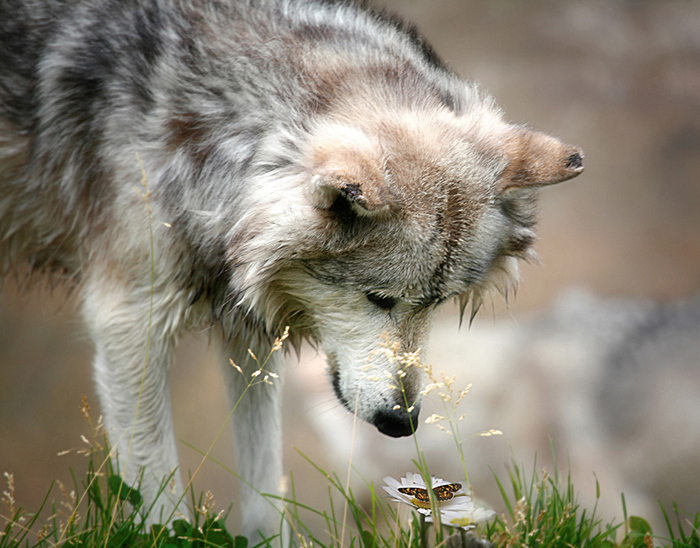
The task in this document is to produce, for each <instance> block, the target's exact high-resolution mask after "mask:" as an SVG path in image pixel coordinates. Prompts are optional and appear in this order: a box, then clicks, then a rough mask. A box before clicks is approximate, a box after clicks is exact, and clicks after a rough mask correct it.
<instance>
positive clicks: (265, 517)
mask: <svg viewBox="0 0 700 548" xmlns="http://www.w3.org/2000/svg"><path fill="white" fill-rule="evenodd" d="M271 347H272V342H271V341H269V342H267V341H265V342H259V343H250V342H246V341H235V342H232V343H231V344H229V345H228V346H227V347H226V350H225V352H224V356H225V357H226V358H227V359H226V360H225V363H223V375H224V379H225V382H226V387H227V390H228V397H229V402H230V405H231V406H232V408H233V407H235V411H234V413H233V415H232V419H231V420H232V422H233V433H234V441H235V446H236V460H237V463H238V473H239V474H240V478H241V503H240V506H241V517H242V527H243V531H242V532H243V534H244V535H245V536H246V537H248V538H249V539H250V541H251V542H252V543H253V544H255V543H257V542H258V541H259V540H261V539H262V538H270V537H273V536H278V535H281V536H279V538H278V540H275V541H274V542H275V545H276V546H279V545H280V543H281V544H282V545H284V546H286V545H287V539H288V536H289V535H288V527H287V525H286V522H284V524H283V515H284V511H283V508H284V506H283V504H282V503H281V502H280V501H279V500H278V499H275V498H273V497H266V496H263V495H273V496H278V495H280V493H281V491H282V489H281V487H280V482H281V481H282V425H281V415H280V413H281V403H282V402H281V400H282V373H281V371H282V365H283V361H284V360H283V356H282V353H281V352H279V351H277V352H273V353H270V351H271ZM249 348H250V350H251V351H252V352H253V353H254V354H255V355H256V356H257V357H258V361H256V360H255V359H254V358H253V357H252V356H251V355H250V353H249V352H248V349H249ZM228 358H231V359H232V360H233V361H234V363H235V364H237V365H238V366H239V367H240V371H239V370H238V369H237V368H236V367H235V366H232V365H231V363H230V362H229V360H228ZM258 371H259V373H257V372H258ZM282 524H283V525H282ZM280 525H282V526H281V527H280Z"/></svg>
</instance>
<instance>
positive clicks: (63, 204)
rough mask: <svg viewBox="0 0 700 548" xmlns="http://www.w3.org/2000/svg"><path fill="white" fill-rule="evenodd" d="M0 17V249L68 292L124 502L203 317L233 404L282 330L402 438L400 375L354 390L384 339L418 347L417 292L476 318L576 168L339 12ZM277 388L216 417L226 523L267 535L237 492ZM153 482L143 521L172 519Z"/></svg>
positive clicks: (69, 3)
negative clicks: (551, 196)
mask: <svg viewBox="0 0 700 548" xmlns="http://www.w3.org/2000/svg"><path fill="white" fill-rule="evenodd" d="M0 8H1V9H2V15H1V17H0V266H1V267H2V272H3V273H8V272H11V271H14V272H16V273H19V274H20V275H24V274H27V275H28V276H31V272H48V273H52V274H54V275H56V276H60V277H63V278H65V279H66V280H67V282H68V283H69V284H72V286H73V287H74V288H75V290H76V291H77V292H79V295H80V297H81V303H82V312H83V316H84V318H85V320H86V323H87V326H88V329H89V332H90V335H91V337H92V339H93V341H94V344H95V349H96V358H95V376H96V382H97V388H98V392H99V394H100V398H101V404H102V408H103V411H104V414H105V420H106V425H107V427H108V430H109V435H110V438H111V440H112V443H113V444H114V445H116V446H117V447H118V448H119V457H118V460H119V464H120V467H121V470H122V472H123V473H124V474H125V476H126V478H127V480H128V481H132V482H133V481H136V479H137V478H138V476H139V473H140V472H141V471H143V477H142V480H141V481H142V483H141V489H142V492H143V493H144V495H145V497H146V500H147V501H148V502H149V503H153V501H154V499H155V495H156V493H157V491H158V487H159V485H160V484H161V483H162V482H163V481H164V478H167V477H168V476H169V475H170V474H172V473H173V472H174V471H175V470H176V468H177V466H178V460H177V451H176V446H175V439H174V435H173V430H172V424H171V416H170V402H169V394H168V368H169V364H170V360H171V355H172V353H173V350H174V348H175V346H176V343H177V340H178V335H179V334H180V333H181V331H182V330H183V329H197V330H206V329H210V330H213V331H214V330H215V331H217V332H221V334H222V336H221V337H218V338H219V339H220V340H221V341H222V346H223V353H224V356H225V358H224V359H222V363H223V364H224V367H223V375H224V381H225V383H226V386H227V389H228V392H229V396H230V401H231V403H232V404H233V403H235V402H237V401H238V399H239V396H240V395H241V394H242V392H243V390H244V389H245V388H246V386H247V385H248V382H249V379H250V377H249V374H250V373H251V372H253V371H255V370H256V369H257V368H258V365H257V364H256V363H253V361H252V360H251V359H250V357H249V354H248V352H247V350H248V349H249V348H250V349H252V351H253V352H254V353H255V354H257V355H258V356H262V355H266V354H267V352H268V351H269V348H270V346H271V344H272V342H273V340H274V339H275V336H276V335H279V334H280V333H281V332H282V331H283V329H284V327H285V326H290V327H291V331H290V340H291V342H292V343H293V345H296V346H298V345H299V344H300V342H301V340H302V339H304V338H306V339H309V340H311V341H312V342H315V343H317V344H319V345H320V346H321V347H322V349H323V350H324V351H325V354H326V356H327V360H328V370H329V377H330V379H331V382H332V384H333V387H334V389H335V392H336V394H337V396H338V399H339V400H340V401H341V402H342V404H343V405H344V406H345V407H346V408H347V409H348V410H350V411H351V412H354V413H357V415H358V416H359V417H360V418H362V419H364V420H366V421H369V422H371V423H373V424H374V425H376V426H377V428H378V429H379V430H380V431H382V432H383V433H385V434H388V435H390V436H404V435H409V434H411V433H412V432H413V431H414V429H415V427H416V425H417V422H416V420H417V415H418V412H419V409H420V401H419V400H420V392H421V390H422V388H423V385H424V380H423V375H422V372H421V371H420V370H419V369H418V368H413V370H410V371H408V372H407V376H406V377H405V378H404V379H403V381H402V391H401V390H397V389H396V388H394V387H392V386H391V383H390V382H384V381H380V382H378V381H377V380H376V379H378V378H379V379H385V378H387V375H388V376H390V377H391V376H395V375H396V370H397V366H396V364H395V363H393V362H392V360H391V359H390V358H389V357H388V356H387V355H386V353H382V352H377V350H378V349H381V345H382V340H383V337H388V338H389V339H390V340H392V341H397V342H398V343H399V348H400V352H406V353H409V352H417V351H419V350H420V349H421V347H422V346H423V344H424V342H425V338H426V334H427V332H428V330H429V327H430V323H431V319H432V317H433V315H434V313H435V310H436V308H437V307H438V305H440V304H441V303H443V302H445V301H447V300H449V299H452V298H457V299H459V300H460V302H461V305H462V309H463V310H464V307H465V306H466V305H467V303H468V302H469V301H470V300H471V302H472V308H473V310H477V309H478V307H479V304H480V302H481V295H482V294H483V292H485V291H487V290H490V289H496V290H501V291H506V290H507V289H508V288H509V287H510V286H512V285H513V284H515V283H516V281H517V259H518V258H525V259H527V258H529V257H532V256H534V252H533V251H532V243H533V241H534V234H533V231H532V229H533V225H534V222H535V218H534V192H533V191H534V189H536V188H537V187H540V186H543V185H548V184H553V183H557V182H560V181H564V180H566V179H570V178H571V177H574V176H576V175H578V174H579V173H580V172H581V171H582V170H583V156H582V153H581V151H580V150H578V149H576V148H574V147H571V146H568V145H565V144H563V143H561V142H560V141H558V140H557V139H555V138H552V137H549V136H547V135H544V134H541V133H538V132H536V131H533V130H530V129H528V128H525V127H522V126H516V125H511V124H509V123H508V122H506V121H505V120H504V119H503V117H502V114H501V112H500V111H499V110H498V108H496V107H495V105H494V103H493V101H492V100H491V99H490V98H489V97H488V96H486V95H485V94H484V93H482V92H481V91H479V90H478V89H477V88H476V87H475V86H474V85H472V84H469V83H467V82H465V81H464V80H462V79H460V78H459V77H457V76H456V75H455V74H453V73H452V72H451V71H450V70H449V69H448V68H446V67H445V65H444V64H443V63H442V61H441V60H440V59H439V58H438V56H437V55H436V54H435V53H434V52H433V50H432V49H431V48H430V46H429V45H428V44H426V43H425V41H424V40H423V39H422V38H421V36H420V35H419V34H418V33H417V32H416V31H415V30H414V29H413V28H412V27H410V26H406V25H405V24H404V23H402V22H401V21H399V20H397V19H395V18H393V17H390V16H387V15H385V14H381V13H377V12H375V11H372V10H370V9H366V8H361V7H357V6H353V5H351V4H349V3H345V2H339V3H334V2H329V1H322V0H248V1H245V0H241V1H233V0H232V1H229V2H219V1H216V0H81V1H73V0H2V1H1V2H0ZM143 178H145V179H146V180H147V190H146V189H143V190H142V191H141V192H140V193H139V192H137V191H135V189H134V187H138V186H140V182H141V181H142V179H143ZM144 199H146V202H147V203H144ZM147 346H148V347H147ZM229 357H230V358H232V359H233V360H234V361H235V362H236V363H237V364H240V365H241V366H243V367H244V371H245V373H246V375H245V376H242V375H240V374H239V373H238V372H237V371H236V370H235V369H234V368H232V367H230V366H229V365H227V364H228V358H229ZM281 361H282V360H281V358H279V357H278V356H277V355H273V357H272V358H271V360H270V362H269V363H268V365H267V369H268V370H269V371H270V372H273V373H278V372H279V369H280V366H281ZM142 381H143V385H142ZM279 384H280V383H276V384H274V385H273V386H269V385H266V384H261V385H258V386H255V387H253V388H252V389H251V390H250V391H249V392H248V393H247V394H246V396H245V398H244V399H243V400H242V401H241V402H240V404H239V406H238V409H237V411H236V415H235V417H234V426H235V428H234V430H235V442H236V451H237V460H238V466H239V472H240V474H241V476H242V478H243V479H244V480H245V482H246V485H245V486H244V487H243V496H244V498H245V502H244V503H243V504H242V505H241V507H242V508H243V513H244V516H243V518H244V521H243V523H244V533H245V534H248V535H251V534H256V533H257V532H260V533H261V534H263V535H270V534H272V533H274V532H276V531H279V526H278V524H279V519H280V518H279V514H278V513H277V512H279V509H278V508H276V507H275V506H274V505H272V504H270V503H269V502H268V501H267V500H265V499H264V498H263V497H260V496H259V495H257V494H256V493H271V494H276V493H278V492H279V488H278V481H279V479H280V476H281V470H282V469H281V454H282V449H281V435H280V414H279V413H280V411H279V403H280V395H279V393H280V386H279ZM402 392H403V393H402ZM404 397H405V398H407V400H405V399H404ZM405 401H408V402H410V404H411V405H410V407H409V408H408V409H407V406H406V405H405V403H404V402H405ZM139 402H140V403H139ZM137 410H138V413H137ZM174 478H175V479H174V481H173V482H172V483H173V485H172V487H171V488H169V489H166V492H165V493H163V494H162V495H161V496H160V497H159V498H158V500H157V502H156V504H155V505H154V506H153V508H152V510H151V515H150V516H148V517H147V519H148V520H149V521H150V522H158V521H163V520H166V519H168V518H169V517H170V516H171V515H172V514H171V513H172V512H173V511H174V510H175V505H176V504H177V501H178V498H179V497H180V495H181V493H182V484H181V481H180V478H179V475H178V474H175V476H174ZM180 511H183V512H186V510H183V509H182V508H180Z"/></svg>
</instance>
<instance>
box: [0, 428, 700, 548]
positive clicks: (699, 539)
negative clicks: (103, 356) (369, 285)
mask: <svg viewBox="0 0 700 548" xmlns="http://www.w3.org/2000/svg"><path fill="white" fill-rule="evenodd" d="M97 431H98V433H99V432H100V430H99V428H98V429H97ZM102 434H103V432H102ZM86 453H87V456H88V457H89V460H88V465H87V471H86V472H85V474H84V476H83V477H82V478H81V479H79V480H78V479H77V478H76V476H75V475H73V474H71V475H72V477H73V485H72V486H71V487H70V489H66V488H65V487H64V486H63V485H61V484H59V483H58V482H57V483H55V484H54V485H52V486H51V488H50V489H49V491H48V493H47V495H46V498H45V499H44V502H43V504H42V505H41V507H40V508H38V509H34V511H33V512H28V511H24V510H22V509H19V508H15V502H14V498H15V493H14V485H13V481H12V476H11V475H9V474H6V481H7V488H6V490H5V491H4V492H3V495H2V503H3V504H2V506H1V507H0V548H15V547H17V548H19V547H23V548H24V547H27V548H33V547H58V546H61V547H66V548H68V547H70V548H72V547H76V548H77V547H98V546H104V547H109V548H121V547H124V548H127V547H138V548H140V547H143V548H146V547H153V548H175V547H183V548H184V547H188V548H216V547H221V548H247V547H248V541H247V539H245V538H244V537H242V536H238V535H236V532H235V531H227V530H226V527H225V520H226V515H227V513H228V512H220V513H218V514H214V513H213V505H212V504H211V494H210V493H207V494H200V495H199V496H198V497H195V495H194V491H193V490H192V488H190V490H189V499H190V500H189V501H187V502H186V503H187V504H188V505H189V507H190V510H191V512H190V514H191V515H193V516H194V518H193V521H192V522H191V523H189V522H187V521H185V520H181V519H180V520H178V519H176V520H175V521H172V523H171V527H169V528H168V527H164V526H154V527H150V528H148V529H147V528H146V527H145V526H144V525H143V521H142V518H143V517H144V516H145V515H147V514H148V512H149V508H147V507H146V506H145V505H144V502H143V499H142V497H141V494H140V493H139V491H138V486H129V485H127V484H126V483H124V482H123V480H122V479H121V477H120V476H119V474H118V471H117V470H115V469H114V468H113V465H112V462H111V460H110V458H109V457H110V451H109V445H108V443H107V442H106V441H105V440H104V439H101V440H98V439H97V437H95V438H93V441H92V442H91V443H90V444H89V449H88V450H86ZM307 460H308V462H309V463H310V464H311V465H312V466H313V467H314V468H315V469H316V470H317V472H318V473H319V474H320V475H322V476H323V477H324V478H325V480H326V482H327V489H328V495H329V496H328V501H329V502H328V505H327V507H326V508H323V509H317V508H312V507H309V506H308V505H305V504H304V503H303V501H300V500H297V498H296V495H295V489H294V482H293V476H292V486H291V490H290V491H291V495H290V497H289V498H288V499H285V502H286V508H287V516H286V517H287V520H288V522H289V523H290V525H291V530H292V531H293V542H294V544H295V545H297V546H304V547H307V546H312V545H313V546H318V547H327V548H341V547H343V548H344V547H348V548H397V547H400V548H425V547H427V546H437V547H439V546H446V547H449V548H456V547H462V546H464V547H468V546H476V544H473V542H474V539H475V538H476V537H479V538H485V539H488V540H489V541H491V542H492V543H493V544H494V545H495V546H499V547H501V546H502V547H511V546H512V547H531V548H540V547H567V546H570V547H586V548H588V547H590V548H595V547H600V548H612V547H620V548H648V547H651V546H669V547H672V548H700V533H699V530H700V515H699V514H696V515H695V516H694V517H687V516H684V515H683V514H682V513H681V512H680V511H679V510H678V508H676V507H675V506H674V508H673V510H672V511H671V512H668V511H667V510H666V509H664V508H663V507H662V511H663V515H664V517H665V522H666V531H665V532H664V533H663V534H661V535H658V536H657V535H655V534H654V532H653V531H652V529H651V527H650V526H649V524H648V522H647V521H646V520H644V519H643V518H640V517H637V516H627V512H626V507H625V500H624V496H623V497H622V498H621V506H622V513H623V516H624V521H623V522H621V523H617V524H614V523H603V522H602V521H601V519H600V518H599V517H597V516H596V508H595V507H594V508H593V509H592V510H590V511H588V510H587V509H585V508H582V507H581V506H580V504H579V503H578V501H577V493H576V489H575V486H574V485H573V483H572V481H571V477H570V475H567V476H566V477H562V476H561V475H560V473H559V471H558V469H557V468H555V469H554V470H553V472H552V473H551V474H549V473H547V472H544V471H543V472H542V473H538V472H537V466H536V462H535V463H534V464H533V466H532V467H531V468H526V467H525V466H524V465H519V464H517V463H516V462H515V461H514V462H513V463H512V464H511V466H510V467H509V468H508V470H507V471H506V477H507V480H505V481H502V480H501V479H500V478H499V476H498V474H496V473H494V482H496V484H497V486H498V488H499V490H500V492H501V495H502V498H503V504H504V506H505V508H506V513H505V514H504V515H502V516H499V517H497V518H496V519H495V520H493V521H492V522H490V523H488V524H485V525H480V526H479V527H478V528H477V529H476V530H475V531H470V532H469V533H466V532H465V531H463V530H462V529H460V528H452V527H447V526H441V527H436V526H434V525H433V524H429V523H426V522H425V521H424V520H423V519H421V517H420V516H419V515H418V514H417V513H412V512H411V510H410V509H408V508H405V510H407V512H406V513H405V514H401V513H400V512H399V509H398V508H397V507H396V505H395V504H393V503H390V502H388V501H387V500H386V497H384V496H383V493H382V492H381V490H379V489H377V488H376V486H375V485H374V484H372V483H371V482H366V483H365V487H364V488H366V489H367V491H368V492H369V493H370V495H371V503H370V504H369V506H368V507H363V506H362V505H361V504H359V503H358V502H357V501H358V498H359V497H356V496H355V494H354V493H353V491H352V490H350V489H346V488H345V487H344V484H343V482H342V481H341V480H340V478H339V477H338V476H337V475H336V474H333V473H329V472H327V471H325V470H323V469H322V468H320V467H318V466H317V465H316V464H314V463H313V462H312V461H311V460H310V459H307ZM555 462H556V461H555ZM415 464H416V466H417V467H420V462H419V461H415ZM596 486H597V487H598V485H597V483H596ZM364 495H365V493H363V497H362V498H363V499H365V498H366V497H364ZM338 496H340V499H339V498H338ZM597 496H598V498H599V497H600V489H597ZM52 497H53V501H52V502H49V501H50V500H52ZM56 497H58V499H57V500H58V501H59V502H56ZM338 500H340V503H338ZM596 506H597V504H596ZM47 507H50V517H49V518H46V519H41V518H39V516H40V515H42V513H43V514H46V512H45V510H46V509H47ZM307 513H311V514H315V515H319V516H322V517H323V518H324V520H325V526H326V527H325V533H324V534H323V535H319V534H318V532H314V531H312V530H311V529H310V528H308V527H307V526H306V525H305V523H304V515H308V514H307ZM407 516H408V517H407ZM475 534H476V537H475V536H474V535H475ZM470 543H472V544H470ZM262 545H263V546H264V545H269V546H275V547H279V539H276V538H272V539H269V541H268V542H264V543H263V544H262ZM250 548H253V547H252V546H251V547H250Z"/></svg>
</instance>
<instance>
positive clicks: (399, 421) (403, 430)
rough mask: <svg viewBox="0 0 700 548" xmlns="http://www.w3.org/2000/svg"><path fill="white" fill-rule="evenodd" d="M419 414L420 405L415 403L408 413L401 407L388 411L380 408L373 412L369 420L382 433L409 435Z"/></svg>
mask: <svg viewBox="0 0 700 548" xmlns="http://www.w3.org/2000/svg"><path fill="white" fill-rule="evenodd" d="M419 414H420V405H415V406H414V407H413V409H412V410H411V412H410V413H409V412H408V411H406V409H404V408H403V407H402V408H401V409H391V410H389V411H386V410H383V409H381V410H379V411H377V412H376V413H375V415H374V417H373V418H372V421H371V422H372V424H374V426H376V427H377V429H378V430H379V431H380V432H381V433H382V434H386V435H387V436H391V437H392V438H401V437H403V436H410V435H411V434H413V433H414V432H415V431H416V429H417V428H418V415H419Z"/></svg>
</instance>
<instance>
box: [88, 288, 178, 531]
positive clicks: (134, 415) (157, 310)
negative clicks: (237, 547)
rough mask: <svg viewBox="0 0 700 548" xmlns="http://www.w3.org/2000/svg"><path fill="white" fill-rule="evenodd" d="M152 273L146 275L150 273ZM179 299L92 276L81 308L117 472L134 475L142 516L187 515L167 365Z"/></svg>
mask: <svg viewBox="0 0 700 548" xmlns="http://www.w3.org/2000/svg"><path fill="white" fill-rule="evenodd" d="M149 278H150V276H149ZM183 311H184V303H181V302H179V300H178V298H177V297H176V296H175V294H174V293H170V292H168V291H158V290H157V289H156V288H153V287H151V285H150V284H149V283H147V282H146V283H144V284H142V285H140V286H139V285H138V284H127V283H126V282H124V281H123V280H122V279H117V280H114V279H109V280H107V279H105V278H104V277H97V276H94V277H92V278H88V279H87V280H86V283H85V292H84V302H83V315H84V317H85V320H86V321H87V325H88V329H89V331H90V335H91V336H92V339H93V341H94V343H95V350H96V357H95V379H96V384H97V391H98V394H99V397H100V403H101V405H102V411H103V413H104V417H105V426H106V428H107V433H108V436H109V440H110V443H111V445H112V447H113V448H115V449H116V450H117V459H116V460H117V463H118V465H119V473H120V474H121V475H122V476H123V478H124V480H125V481H126V482H127V483H128V484H129V485H131V486H136V485H138V484H139V482H140V491H141V493H142V495H143V497H144V506H143V509H144V511H148V515H147V517H146V522H147V523H150V524H153V523H166V522H167V521H169V520H171V519H173V518H175V517H178V516H180V517H182V515H184V516H185V517H188V511H187V508H186V506H185V504H184V503H182V504H179V505H178V503H179V501H180V498H181V495H182V493H183V487H182V481H181V478H180V474H179V471H178V470H177V468H178V458H177V449H176V446H175V436H174V432H173V427H172V417H171V409H170V394H169V379H168V374H169V368H170V359H171V354H172V351H173V349H174V346H175V342H176V336H177V327H178V324H179V323H180V322H179V321H178V318H182V315H183Z"/></svg>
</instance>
